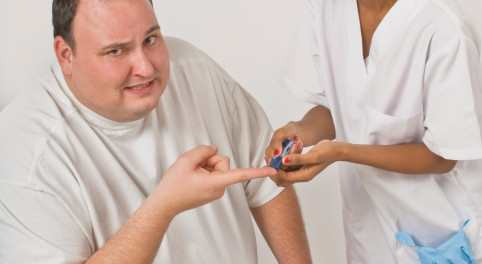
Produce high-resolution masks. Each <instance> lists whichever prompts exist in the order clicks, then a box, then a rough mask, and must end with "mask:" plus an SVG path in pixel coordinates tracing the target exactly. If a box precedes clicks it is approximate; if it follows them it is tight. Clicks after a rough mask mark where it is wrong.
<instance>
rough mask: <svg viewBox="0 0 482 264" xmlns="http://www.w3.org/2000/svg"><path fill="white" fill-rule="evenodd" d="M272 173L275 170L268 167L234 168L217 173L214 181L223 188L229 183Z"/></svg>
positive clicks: (274, 172)
mask: <svg viewBox="0 0 482 264" xmlns="http://www.w3.org/2000/svg"><path fill="white" fill-rule="evenodd" d="M274 174H276V170H275V169H273V168H270V167H261V168H247V169H234V170H230V171H226V172H221V173H219V174H217V175H216V180H215V182H216V184H217V185H218V186H219V187H223V188H225V187H227V186H228V185H231V184H235V183H240V182H244V181H249V180H252V179H256V178H263V177H267V176H271V175H274Z"/></svg>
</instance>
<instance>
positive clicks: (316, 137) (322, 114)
mask: <svg viewBox="0 0 482 264" xmlns="http://www.w3.org/2000/svg"><path fill="white" fill-rule="evenodd" d="M295 137H297V138H295ZM334 138H335V125H334V124H333V119H332V117H331V112H330V110H329V109H328V108H326V107H324V106H315V107H313V108H312V109H311V110H309V111H308V112H307V113H306V114H305V115H304V116H303V118H302V119H301V120H300V121H296V122H295V121H292V122H289V123H288V124H286V125H285V126H283V127H281V128H279V129H277V130H276V131H275V132H274V134H273V137H272V138H271V141H270V143H269V146H268V147H267V148H266V152H265V157H266V158H268V159H270V158H271V157H274V156H278V155H279V154H281V150H282V147H281V143H283V141H284V140H285V139H291V140H293V139H295V141H299V142H300V145H301V147H300V148H303V146H312V145H314V144H316V143H318V142H320V141H321V140H323V139H330V140H332V139H334Z"/></svg>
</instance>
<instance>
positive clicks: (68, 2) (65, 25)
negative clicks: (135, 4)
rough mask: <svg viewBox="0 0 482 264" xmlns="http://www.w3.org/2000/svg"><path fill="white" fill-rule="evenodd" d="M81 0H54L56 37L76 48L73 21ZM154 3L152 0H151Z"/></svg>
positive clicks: (53, 20) (53, 12)
mask: <svg viewBox="0 0 482 264" xmlns="http://www.w3.org/2000/svg"><path fill="white" fill-rule="evenodd" d="M79 1H80V0H53V2H52V24H53V26H54V38H55V37H56V36H61V37H62V38H63V39H64V40H65V42H67V44H68V45H69V46H70V48H72V50H74V47H75V40H74V36H73V34H72V23H73V21H74V16H75V12H76V10H77V6H78V5H79ZM149 2H150V3H151V5H152V0H149Z"/></svg>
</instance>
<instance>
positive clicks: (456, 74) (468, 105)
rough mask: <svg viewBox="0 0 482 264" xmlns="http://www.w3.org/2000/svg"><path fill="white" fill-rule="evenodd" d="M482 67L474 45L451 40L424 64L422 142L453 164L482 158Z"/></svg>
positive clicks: (464, 40) (459, 40)
mask: <svg viewBox="0 0 482 264" xmlns="http://www.w3.org/2000/svg"><path fill="white" fill-rule="evenodd" d="M481 73H482V70H481V67H480V62H479V60H478V51H477V48H476V46H475V45H474V43H473V42H471V41H470V40H467V39H463V38H461V39H459V38H454V39H453V40H451V41H450V42H449V43H447V45H444V46H443V47H442V48H441V49H438V51H437V52H435V53H434V54H432V55H430V57H429V59H428V60H427V64H426V69H425V77H424V91H423V92H424V108H425V109H424V112H425V119H424V126H425V128H426V131H425V135H424V137H423V142H424V143H425V145H427V147H428V148H429V149H430V150H431V151H432V152H434V153H436V154H437V155H439V156H442V157H444V158H446V159H452V160H472V159H480V158H482V139H481V127H480V125H481V121H482V119H481V114H482V106H481V103H482V96H481V89H482V87H481Z"/></svg>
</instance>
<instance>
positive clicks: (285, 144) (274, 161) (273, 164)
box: [269, 139, 293, 171]
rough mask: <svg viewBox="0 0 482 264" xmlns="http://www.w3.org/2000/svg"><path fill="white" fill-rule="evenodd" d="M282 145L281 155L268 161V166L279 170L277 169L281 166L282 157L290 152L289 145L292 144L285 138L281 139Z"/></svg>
mask: <svg viewBox="0 0 482 264" xmlns="http://www.w3.org/2000/svg"><path fill="white" fill-rule="evenodd" d="M282 145H283V151H282V152H281V155H279V156H278V157H275V158H272V159H271V161H270V163H269V166H270V167H271V168H274V169H276V170H277V171H279V169H280V168H281V165H282V160H283V157H284V156H286V155H288V154H290V151H291V147H292V146H293V141H291V140H289V139H287V140H285V141H283V144H282Z"/></svg>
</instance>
